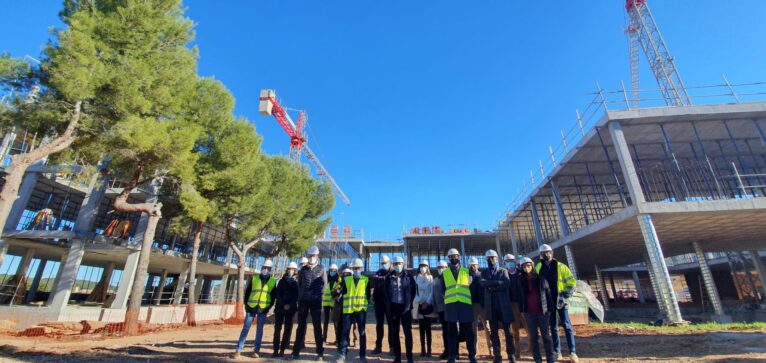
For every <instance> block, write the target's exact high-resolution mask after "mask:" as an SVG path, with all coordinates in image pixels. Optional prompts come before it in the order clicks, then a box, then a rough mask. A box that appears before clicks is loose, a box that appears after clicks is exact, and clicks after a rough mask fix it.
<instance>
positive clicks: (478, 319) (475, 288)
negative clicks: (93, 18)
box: [468, 257, 492, 356]
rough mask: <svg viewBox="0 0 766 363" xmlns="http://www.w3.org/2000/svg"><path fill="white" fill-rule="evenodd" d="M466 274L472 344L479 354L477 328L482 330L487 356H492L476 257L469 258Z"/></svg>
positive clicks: (490, 338) (490, 339)
mask: <svg viewBox="0 0 766 363" xmlns="http://www.w3.org/2000/svg"><path fill="white" fill-rule="evenodd" d="M468 272H469V273H470V274H471V286H470V289H471V302H472V304H471V305H472V308H473V323H472V324H471V329H472V330H473V336H474V341H473V344H474V346H475V347H476V352H477V353H478V352H479V327H481V328H482V329H483V330H484V337H485V338H486V340H487V350H488V351H489V355H490V356H491V355H492V349H491V347H492V337H491V336H490V333H489V324H488V323H487V315H486V314H484V307H483V304H484V302H483V298H484V294H483V291H482V290H483V289H482V288H481V285H479V282H480V281H481V271H480V270H479V260H478V259H477V258H476V257H471V258H470V259H469V260H468Z"/></svg>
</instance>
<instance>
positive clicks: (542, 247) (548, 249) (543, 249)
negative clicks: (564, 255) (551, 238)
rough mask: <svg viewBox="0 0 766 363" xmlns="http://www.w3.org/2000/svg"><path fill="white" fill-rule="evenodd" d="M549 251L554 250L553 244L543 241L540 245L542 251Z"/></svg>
mask: <svg viewBox="0 0 766 363" xmlns="http://www.w3.org/2000/svg"><path fill="white" fill-rule="evenodd" d="M547 251H551V252H553V248H551V246H548V245H547V244H545V243H543V244H542V245H541V246H540V253H543V252H547Z"/></svg>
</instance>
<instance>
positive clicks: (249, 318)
mask: <svg viewBox="0 0 766 363" xmlns="http://www.w3.org/2000/svg"><path fill="white" fill-rule="evenodd" d="M253 319H255V320H256V321H257V322H256V328H255V340H253V345H254V346H255V352H256V353H258V352H259V351H260V350H261V341H262V340H263V324H265V323H266V313H247V314H246V315H245V325H243V326H242V332H241V333H239V342H238V343H237V351H238V352H241V351H243V350H245V339H247V333H249V332H250V327H251V326H252V325H253Z"/></svg>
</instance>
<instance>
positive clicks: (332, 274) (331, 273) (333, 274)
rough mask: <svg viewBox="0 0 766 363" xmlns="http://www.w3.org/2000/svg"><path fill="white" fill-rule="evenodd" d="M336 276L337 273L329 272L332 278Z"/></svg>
mask: <svg viewBox="0 0 766 363" xmlns="http://www.w3.org/2000/svg"><path fill="white" fill-rule="evenodd" d="M337 274H338V273H337V272H335V271H330V276H332V277H335V275H337Z"/></svg>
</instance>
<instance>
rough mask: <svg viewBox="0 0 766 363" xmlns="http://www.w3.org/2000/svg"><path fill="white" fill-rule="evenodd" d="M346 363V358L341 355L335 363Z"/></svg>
mask: <svg viewBox="0 0 766 363" xmlns="http://www.w3.org/2000/svg"><path fill="white" fill-rule="evenodd" d="M345 362H346V357H345V356H343V355H341V356H340V357H338V359H336V360H335V363H345Z"/></svg>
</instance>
